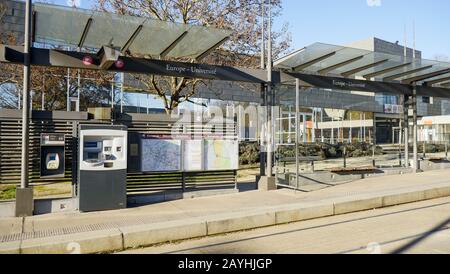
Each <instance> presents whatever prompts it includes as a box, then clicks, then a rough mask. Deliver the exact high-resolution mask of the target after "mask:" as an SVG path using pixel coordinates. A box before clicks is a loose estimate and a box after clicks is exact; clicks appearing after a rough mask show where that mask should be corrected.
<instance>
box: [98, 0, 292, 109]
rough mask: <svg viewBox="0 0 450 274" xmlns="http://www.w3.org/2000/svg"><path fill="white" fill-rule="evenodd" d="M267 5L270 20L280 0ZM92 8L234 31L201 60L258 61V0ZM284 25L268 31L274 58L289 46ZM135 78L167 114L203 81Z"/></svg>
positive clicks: (163, 0)
mask: <svg viewBox="0 0 450 274" xmlns="http://www.w3.org/2000/svg"><path fill="white" fill-rule="evenodd" d="M271 4H272V16H273V17H272V19H274V18H277V17H279V16H280V14H281V10H282V7H281V0H272V1H271ZM96 7H97V8H98V9H100V10H103V11H109V12H115V13H119V14H125V15H136V16H143V17H150V18H153V19H157V20H161V21H170V22H176V23H182V24H193V25H201V26H209V27H216V28H221V29H231V30H233V31H234V32H233V35H232V36H231V39H230V40H229V41H228V42H227V43H225V44H224V45H223V46H222V47H221V49H220V50H217V51H215V52H213V53H212V54H211V55H209V56H207V57H206V58H205V59H204V60H202V61H203V62H207V63H212V64H218V65H232V66H242V67H256V66H258V64H259V63H260V62H259V59H258V57H257V56H258V55H259V53H260V52H261V46H262V45H261V41H260V37H261V27H260V22H261V21H260V15H261V0H208V1H206V0H205V1H202V0H99V1H98V4H97V6H96ZM266 12H267V10H266ZM287 28H288V26H287V25H284V26H283V28H282V29H281V30H280V31H278V32H276V31H275V32H273V33H272V37H273V44H274V46H273V52H274V56H275V57H276V56H279V55H281V54H283V53H285V52H286V51H287V50H288V49H289V48H290V43H291V37H290V34H289V33H288V31H287ZM181 61H191V62H194V61H199V60H181ZM137 78H138V79H139V80H140V81H141V82H142V83H143V84H144V85H145V86H147V88H148V91H149V92H152V93H155V94H156V95H157V96H158V97H159V98H161V100H162V101H163V103H164V106H165V109H166V112H167V113H168V114H170V113H172V112H173V110H175V109H176V108H177V107H178V106H179V104H181V103H183V102H192V101H191V97H192V96H194V95H195V92H196V89H197V88H198V87H199V85H202V84H207V83H206V82H204V81H201V80H198V79H188V78H184V77H161V76H155V75H151V76H144V75H140V76H137Z"/></svg>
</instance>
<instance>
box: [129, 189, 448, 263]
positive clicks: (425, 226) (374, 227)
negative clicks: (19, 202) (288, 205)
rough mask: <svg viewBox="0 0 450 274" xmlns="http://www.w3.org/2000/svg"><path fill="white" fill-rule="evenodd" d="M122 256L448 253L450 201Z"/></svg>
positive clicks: (204, 240)
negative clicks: (162, 254) (161, 254)
mask: <svg viewBox="0 0 450 274" xmlns="http://www.w3.org/2000/svg"><path fill="white" fill-rule="evenodd" d="M121 253H123V254H160V253H164V254H229V253H232V254H305V253H314V254H316V253H319V254H348V253H350V254H352V253H357V254H391V253H407V254H409V253H412V254H416V253H419V254H450V198H441V199H435V200H430V201H424V202H417V203H412V204H406V205H400V206H395V207H389V208H382V209H377V210H370V211H364V212H358V213H350V214H346V215H339V216H332V217H325V218H321V219H315V220H309V221H303V222H298V223H292V224H287V225H278V226H272V227H267V228H260V229H255V230H252V231H245V232H237V233H233V234H229V235H223V236H212V237H207V238H203V239H198V240H189V241H185V242H181V243H178V244H166V245H161V246H155V247H150V248H144V249H136V250H129V251H125V252H121Z"/></svg>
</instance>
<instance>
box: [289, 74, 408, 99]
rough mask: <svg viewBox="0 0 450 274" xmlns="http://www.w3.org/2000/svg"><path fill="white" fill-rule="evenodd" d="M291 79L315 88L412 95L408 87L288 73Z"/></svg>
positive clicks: (397, 84)
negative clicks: (296, 79) (293, 78)
mask: <svg viewBox="0 0 450 274" xmlns="http://www.w3.org/2000/svg"><path fill="white" fill-rule="evenodd" d="M288 74H290V75H291V76H292V77H295V78H298V79H299V80H300V81H303V82H304V83H306V84H308V85H311V86H313V87H317V88H324V89H336V90H349V91H363V92H364V91H366V92H372V93H381V94H396V95H400V94H406V95H412V88H411V86H409V85H404V84H399V83H389V82H379V81H369V80H359V79H348V78H339V77H330V76H321V75H312V74H303V73H288Z"/></svg>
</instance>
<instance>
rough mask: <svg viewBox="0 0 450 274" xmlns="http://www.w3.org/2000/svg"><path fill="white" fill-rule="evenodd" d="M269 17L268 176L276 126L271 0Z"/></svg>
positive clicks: (271, 163)
mask: <svg viewBox="0 0 450 274" xmlns="http://www.w3.org/2000/svg"><path fill="white" fill-rule="evenodd" d="M268 9H269V11H268V13H269V18H268V21H267V25H268V26H267V29H268V30H267V31H268V37H267V89H266V91H267V95H268V96H270V104H269V106H268V117H267V122H268V123H267V172H266V175H267V176H268V177H272V175H273V148H274V143H273V141H274V138H273V126H274V113H273V105H274V102H273V99H274V96H273V93H272V3H271V1H270V0H269V7H268Z"/></svg>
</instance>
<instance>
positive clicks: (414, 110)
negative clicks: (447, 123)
mask: <svg viewBox="0 0 450 274" xmlns="http://www.w3.org/2000/svg"><path fill="white" fill-rule="evenodd" d="M412 104H413V153H414V156H413V157H414V158H413V159H414V162H413V170H414V173H416V172H417V171H418V169H419V161H418V159H417V88H416V85H415V83H414V87H413V102H412Z"/></svg>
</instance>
